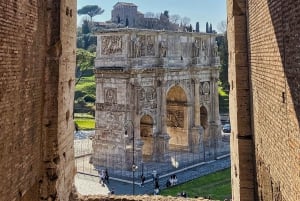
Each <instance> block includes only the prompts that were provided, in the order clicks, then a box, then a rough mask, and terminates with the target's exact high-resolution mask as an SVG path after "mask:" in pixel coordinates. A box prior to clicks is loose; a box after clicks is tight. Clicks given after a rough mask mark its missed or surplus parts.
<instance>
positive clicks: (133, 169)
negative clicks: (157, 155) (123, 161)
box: [125, 120, 137, 195]
mask: <svg viewBox="0 0 300 201" xmlns="http://www.w3.org/2000/svg"><path fill="white" fill-rule="evenodd" d="M129 122H130V124H131V129H132V138H131V140H132V166H131V170H132V195H134V191H135V175H134V174H135V170H136V169H137V166H136V165H135V163H134V126H133V122H132V121H131V120H128V121H127V123H126V126H127V124H128V123H129ZM127 129H128V127H127V128H126V130H125V136H126V135H127Z"/></svg>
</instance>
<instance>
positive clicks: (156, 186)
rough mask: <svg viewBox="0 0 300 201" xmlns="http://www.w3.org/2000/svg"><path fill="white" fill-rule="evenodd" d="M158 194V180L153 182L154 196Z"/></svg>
mask: <svg viewBox="0 0 300 201" xmlns="http://www.w3.org/2000/svg"><path fill="white" fill-rule="evenodd" d="M158 193H159V184H158V180H157V181H155V185H154V195H158Z"/></svg>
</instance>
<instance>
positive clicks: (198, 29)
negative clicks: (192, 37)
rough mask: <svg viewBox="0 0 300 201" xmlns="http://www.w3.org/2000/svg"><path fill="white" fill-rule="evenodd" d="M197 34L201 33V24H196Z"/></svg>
mask: <svg viewBox="0 0 300 201" xmlns="http://www.w3.org/2000/svg"><path fill="white" fill-rule="evenodd" d="M196 32H200V26H199V22H197V23H196Z"/></svg>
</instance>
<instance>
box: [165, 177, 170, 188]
mask: <svg viewBox="0 0 300 201" xmlns="http://www.w3.org/2000/svg"><path fill="white" fill-rule="evenodd" d="M170 180H171V178H170V179H168V181H167V183H166V187H167V188H168V187H170V186H171V182H170Z"/></svg>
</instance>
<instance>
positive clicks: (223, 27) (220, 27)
mask: <svg viewBox="0 0 300 201" xmlns="http://www.w3.org/2000/svg"><path fill="white" fill-rule="evenodd" d="M217 28H218V31H219V32H220V33H225V32H226V30H227V23H226V21H225V20H223V21H221V22H220V23H219V24H218V26H217Z"/></svg>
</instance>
